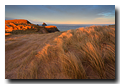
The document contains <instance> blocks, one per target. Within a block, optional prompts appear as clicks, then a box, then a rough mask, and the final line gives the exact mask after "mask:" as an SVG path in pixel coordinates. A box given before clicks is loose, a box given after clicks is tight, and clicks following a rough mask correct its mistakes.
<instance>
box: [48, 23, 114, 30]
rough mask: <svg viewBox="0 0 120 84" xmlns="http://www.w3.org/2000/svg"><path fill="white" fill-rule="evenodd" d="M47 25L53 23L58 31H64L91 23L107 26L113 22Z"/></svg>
mask: <svg viewBox="0 0 120 84" xmlns="http://www.w3.org/2000/svg"><path fill="white" fill-rule="evenodd" d="M47 25H48V26H49V25H54V26H56V27H57V28H58V29H59V30H60V31H66V30H70V29H77V28H80V27H89V26H92V25H95V26H98V25H100V26H108V25H113V24H47Z"/></svg>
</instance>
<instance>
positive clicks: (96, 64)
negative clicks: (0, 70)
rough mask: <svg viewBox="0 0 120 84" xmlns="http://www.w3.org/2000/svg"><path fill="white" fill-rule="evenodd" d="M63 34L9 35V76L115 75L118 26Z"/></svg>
mask: <svg viewBox="0 0 120 84" xmlns="http://www.w3.org/2000/svg"><path fill="white" fill-rule="evenodd" d="M60 34H61V32H56V33H51V34H43V35H42V34H41V35H40V34H39V35H38V34H31V35H32V36H30V35H29V36H28V35H26V37H24V35H22V36H21V38H20V36H17V35H16V36H17V37H16V38H18V40H19V41H16V39H9V37H7V38H6V45H5V48H6V51H5V54H6V59H5V60H6V68H5V70H6V78H8V79H15V78H17V79H115V26H91V27H86V28H78V29H75V30H68V31H66V32H63V33H62V34H61V35H60ZM23 38H24V39H23ZM40 38H42V39H40ZM21 40H22V41H21ZM45 40H46V41H48V42H46V41H45ZM11 41H12V42H11ZM41 43H43V44H41ZM45 43H46V44H45ZM21 44H22V45H21ZM11 48H12V49H11Z"/></svg>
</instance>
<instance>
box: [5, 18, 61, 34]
mask: <svg viewBox="0 0 120 84" xmlns="http://www.w3.org/2000/svg"><path fill="white" fill-rule="evenodd" d="M56 31H59V30H58V28H57V27H56V26H54V25H50V26H47V24H46V23H43V24H42V26H39V25H36V24H32V23H31V22H29V21H28V20H25V19H14V20H5V33H15V34H18V33H22V32H24V33H26V32H27V33H28V32H29V33H33V32H34V33H35V32H37V33H42V34H44V33H51V32H56Z"/></svg>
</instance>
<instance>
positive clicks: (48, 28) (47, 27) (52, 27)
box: [45, 25, 59, 33]
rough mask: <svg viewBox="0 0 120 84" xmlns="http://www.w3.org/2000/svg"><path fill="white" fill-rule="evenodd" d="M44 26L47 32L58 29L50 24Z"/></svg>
mask: <svg viewBox="0 0 120 84" xmlns="http://www.w3.org/2000/svg"><path fill="white" fill-rule="evenodd" d="M45 28H46V29H47V31H48V32H50V33H51V32H56V31H59V30H58V28H57V27H56V26H53V25H50V26H45Z"/></svg>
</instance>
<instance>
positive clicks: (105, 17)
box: [5, 5, 115, 24]
mask: <svg viewBox="0 0 120 84" xmlns="http://www.w3.org/2000/svg"><path fill="white" fill-rule="evenodd" d="M10 19H26V20H28V21H30V22H31V23H34V24H42V23H43V22H45V23H47V24H115V5H5V20H10Z"/></svg>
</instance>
